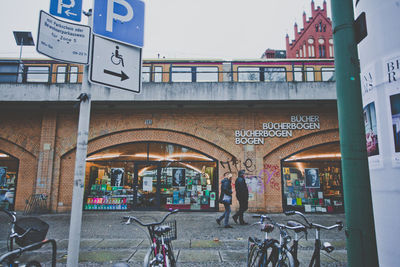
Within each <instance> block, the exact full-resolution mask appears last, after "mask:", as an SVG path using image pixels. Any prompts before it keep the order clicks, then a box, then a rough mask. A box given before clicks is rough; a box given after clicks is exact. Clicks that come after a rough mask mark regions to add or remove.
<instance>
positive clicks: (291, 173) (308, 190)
mask: <svg viewBox="0 0 400 267" xmlns="http://www.w3.org/2000/svg"><path fill="white" fill-rule="evenodd" d="M282 185H283V206H284V209H285V210H300V211H303V212H321V213H333V212H344V206H343V188H342V175H341V167H340V161H309V162H304V161H303V162H283V163H282Z"/></svg>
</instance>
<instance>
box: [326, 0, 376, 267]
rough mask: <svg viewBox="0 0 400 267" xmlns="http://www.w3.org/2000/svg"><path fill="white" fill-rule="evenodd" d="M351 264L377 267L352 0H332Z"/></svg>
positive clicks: (348, 253)
mask: <svg viewBox="0 0 400 267" xmlns="http://www.w3.org/2000/svg"><path fill="white" fill-rule="evenodd" d="M331 6H332V20H333V41H334V47H335V70H336V91H337V105H338V116H339V132H340V149H341V154H342V173H343V191H344V205H345V213H346V214H345V215H346V238H347V259H348V266H350V267H354V266H360V267H369V266H370V267H377V266H379V263H378V253H377V248H376V238H375V225H374V215H373V209H372V196H371V185H370V178H369V169H368V158H367V151H366V139H365V130H364V127H365V126H364V120H363V107H362V99H361V84H360V66H359V60H358V52H357V44H356V41H355V36H354V27H353V21H354V13H353V2H352V0H331Z"/></svg>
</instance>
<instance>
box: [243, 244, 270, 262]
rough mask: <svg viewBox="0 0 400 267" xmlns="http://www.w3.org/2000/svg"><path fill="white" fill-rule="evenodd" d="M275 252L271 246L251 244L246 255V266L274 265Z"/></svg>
mask: <svg viewBox="0 0 400 267" xmlns="http://www.w3.org/2000/svg"><path fill="white" fill-rule="evenodd" d="M276 256H277V253H276V249H275V248H273V247H265V246H263V247H262V248H260V247H259V246H258V245H257V244H254V243H253V244H251V245H250V249H249V255H248V257H247V266H248V267H274V266H276V265H275V264H276V262H277V259H276Z"/></svg>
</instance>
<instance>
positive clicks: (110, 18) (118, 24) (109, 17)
mask: <svg viewBox="0 0 400 267" xmlns="http://www.w3.org/2000/svg"><path fill="white" fill-rule="evenodd" d="M93 33H94V34H96V35H100V36H103V37H105V38H108V39H112V40H115V41H119V42H122V43H125V44H127V45H133V46H137V47H143V36H144V2H142V1H140V0H95V1H94V11H93Z"/></svg>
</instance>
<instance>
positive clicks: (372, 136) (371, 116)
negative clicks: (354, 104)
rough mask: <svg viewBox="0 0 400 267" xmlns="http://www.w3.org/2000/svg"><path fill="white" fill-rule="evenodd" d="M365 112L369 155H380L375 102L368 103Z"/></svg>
mask: <svg viewBox="0 0 400 267" xmlns="http://www.w3.org/2000/svg"><path fill="white" fill-rule="evenodd" d="M363 114H364V125H365V137H366V144H367V154H368V157H371V156H375V155H379V144H378V128H377V122H376V109H375V102H371V103H369V104H368V105H366V106H365V107H364V112H363Z"/></svg>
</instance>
